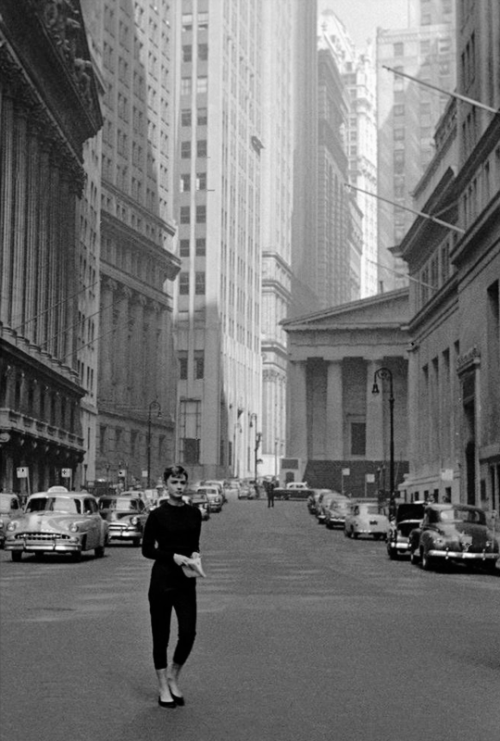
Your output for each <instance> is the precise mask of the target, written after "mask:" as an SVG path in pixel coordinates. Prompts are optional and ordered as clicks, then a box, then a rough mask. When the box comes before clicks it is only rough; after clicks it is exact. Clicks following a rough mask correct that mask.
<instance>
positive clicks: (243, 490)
mask: <svg viewBox="0 0 500 741" xmlns="http://www.w3.org/2000/svg"><path fill="white" fill-rule="evenodd" d="M252 493H255V490H254V489H253V487H252V488H250V484H249V483H248V482H246V481H240V484H239V487H238V499H250V498H251V494H252Z"/></svg>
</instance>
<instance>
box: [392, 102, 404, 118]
mask: <svg viewBox="0 0 500 741" xmlns="http://www.w3.org/2000/svg"><path fill="white" fill-rule="evenodd" d="M394 115H395V116H404V115H405V107H404V105H402V104H401V103H400V104H399V105H395V106H394Z"/></svg>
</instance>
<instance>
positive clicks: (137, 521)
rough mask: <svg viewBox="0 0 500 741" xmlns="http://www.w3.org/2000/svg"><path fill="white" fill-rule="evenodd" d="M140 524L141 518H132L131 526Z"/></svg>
mask: <svg viewBox="0 0 500 741" xmlns="http://www.w3.org/2000/svg"><path fill="white" fill-rule="evenodd" d="M138 523H139V518H138V517H131V518H130V524H131V525H137V524H138Z"/></svg>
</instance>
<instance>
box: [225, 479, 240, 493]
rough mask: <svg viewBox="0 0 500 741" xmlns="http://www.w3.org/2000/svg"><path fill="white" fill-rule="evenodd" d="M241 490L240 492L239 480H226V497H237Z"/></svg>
mask: <svg viewBox="0 0 500 741" xmlns="http://www.w3.org/2000/svg"><path fill="white" fill-rule="evenodd" d="M239 490H240V482H239V479H236V478H232V479H226V481H224V491H225V493H226V495H228V494H236V496H237V495H238V494H239Z"/></svg>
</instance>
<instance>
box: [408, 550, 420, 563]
mask: <svg viewBox="0 0 500 741" xmlns="http://www.w3.org/2000/svg"><path fill="white" fill-rule="evenodd" d="M419 561H420V558H419V556H418V553H417V551H416V550H414V549H412V550H411V551H410V563H412V564H413V566H417V565H418V563H419Z"/></svg>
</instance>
